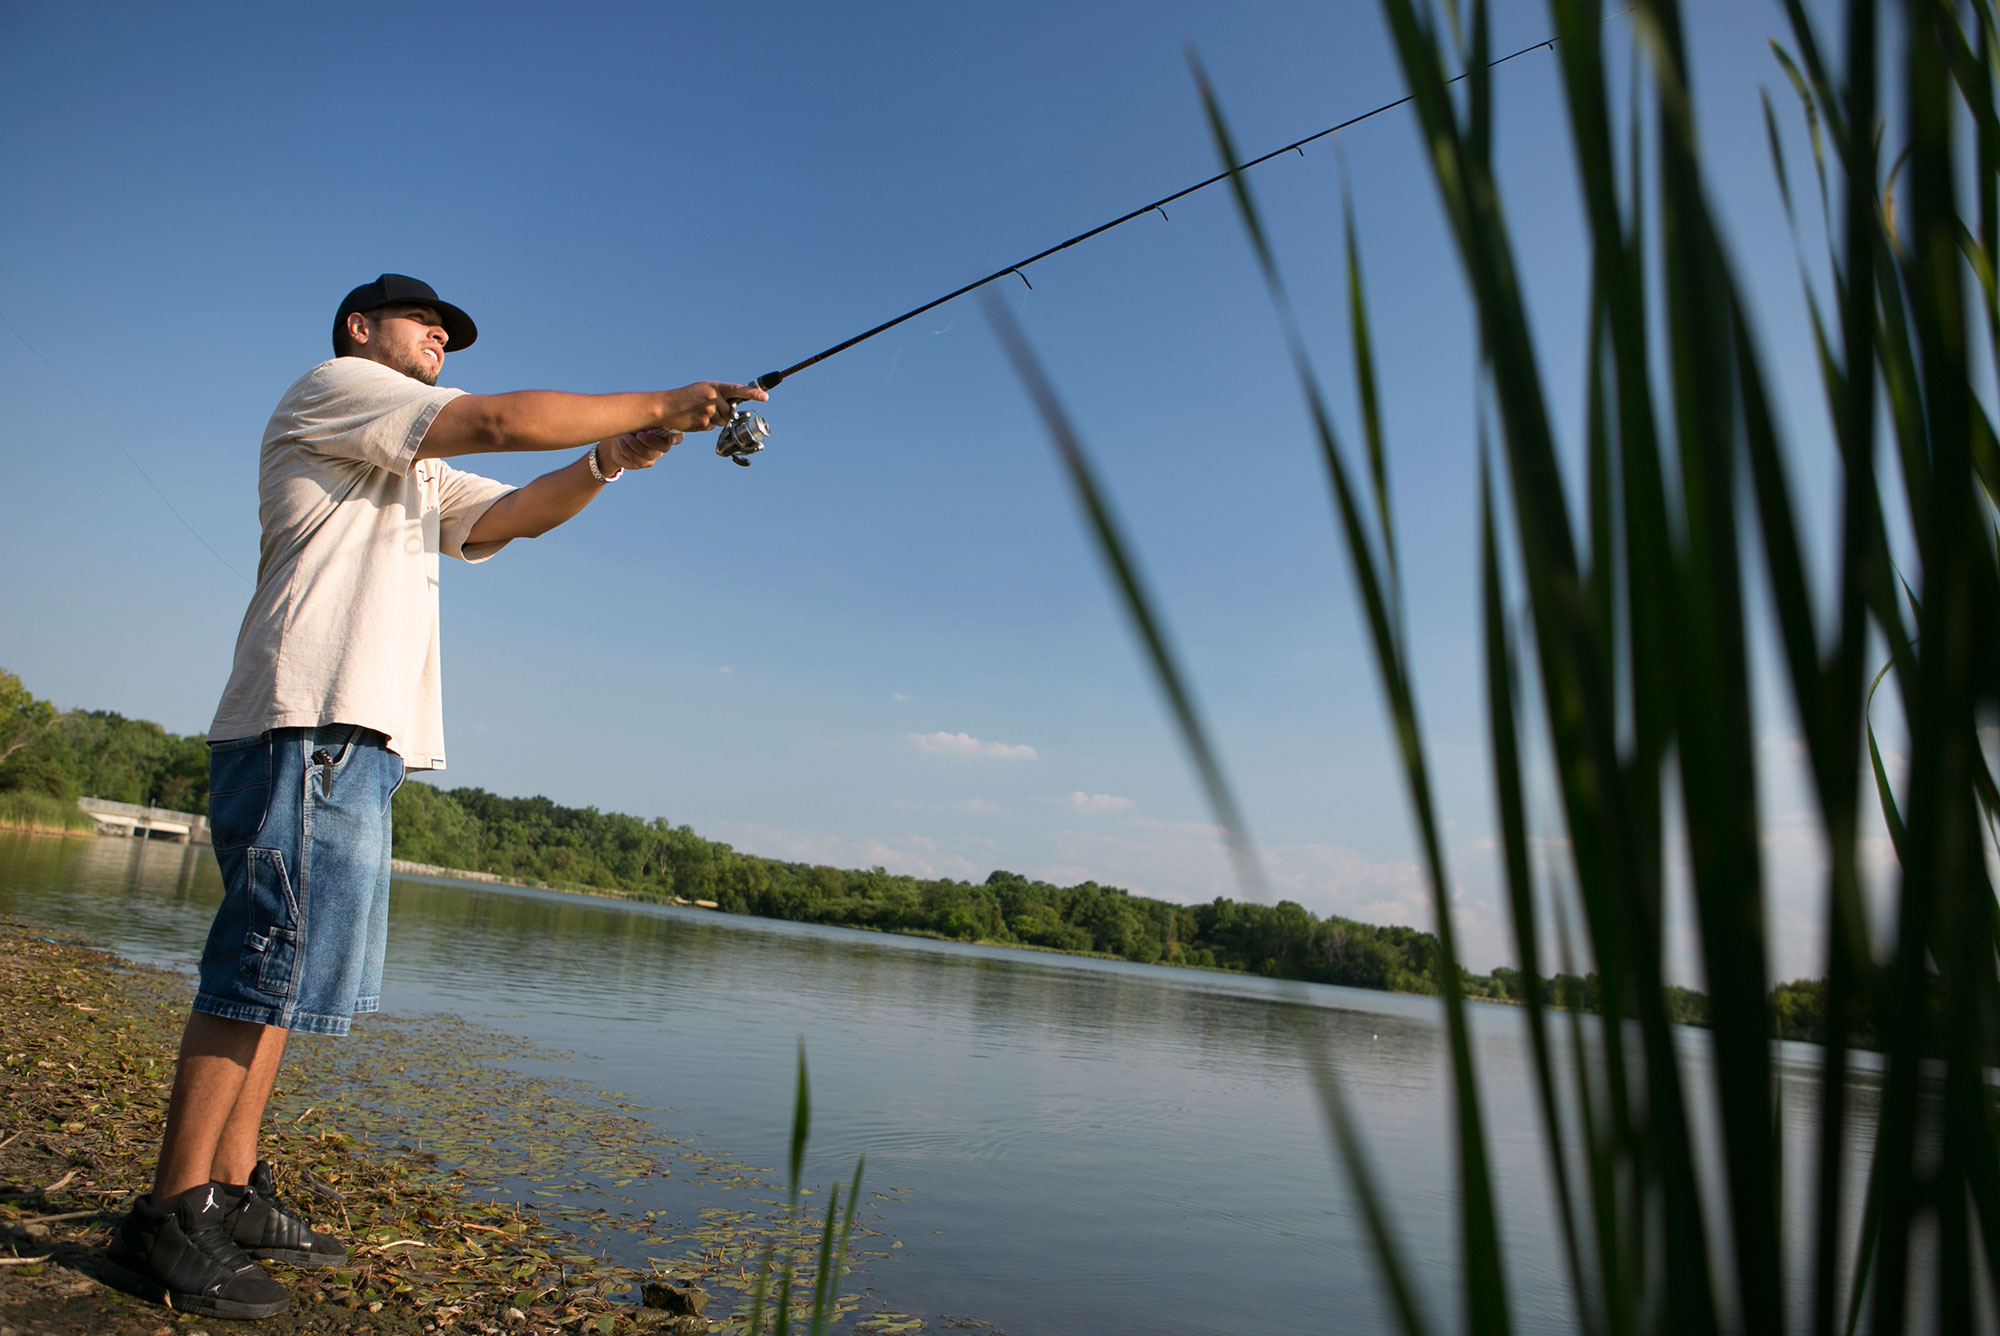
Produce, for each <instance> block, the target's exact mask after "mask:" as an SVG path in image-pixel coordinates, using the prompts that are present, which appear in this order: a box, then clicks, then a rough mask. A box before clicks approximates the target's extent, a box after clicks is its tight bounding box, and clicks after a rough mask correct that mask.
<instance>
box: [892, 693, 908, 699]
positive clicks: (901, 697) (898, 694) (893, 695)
mask: <svg viewBox="0 0 2000 1336" xmlns="http://www.w3.org/2000/svg"><path fill="white" fill-rule="evenodd" d="M889 699H890V700H908V699H909V697H908V696H905V695H904V694H903V693H902V692H900V691H892V692H890V693H889Z"/></svg>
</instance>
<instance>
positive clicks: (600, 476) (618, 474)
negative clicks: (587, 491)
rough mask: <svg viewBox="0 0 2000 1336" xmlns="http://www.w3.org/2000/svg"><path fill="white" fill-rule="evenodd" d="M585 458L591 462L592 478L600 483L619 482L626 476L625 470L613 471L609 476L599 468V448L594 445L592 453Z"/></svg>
mask: <svg viewBox="0 0 2000 1336" xmlns="http://www.w3.org/2000/svg"><path fill="white" fill-rule="evenodd" d="M584 458H585V459H587V460H589V461H590V476H591V477H593V478H595V479H597V480H598V481H599V482H617V481H618V480H619V479H620V478H622V477H624V476H625V470H624V469H613V470H612V471H611V472H610V473H608V474H607V473H606V472H605V471H604V470H603V469H601V468H599V467H598V465H597V447H596V446H594V445H593V446H591V447H590V453H589V454H587V455H585V456H584Z"/></svg>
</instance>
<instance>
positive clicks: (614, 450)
mask: <svg viewBox="0 0 2000 1336" xmlns="http://www.w3.org/2000/svg"><path fill="white" fill-rule="evenodd" d="M682 439H683V438H682V436H681V433H679V432H677V431H668V430H667V429H666V428H664V427H651V428H648V429H647V430H645V431H635V432H631V433H628V434H627V435H624V436H614V437H612V438H611V439H610V440H608V441H599V442H598V443H597V465H598V467H599V468H601V469H603V470H604V471H605V472H606V473H609V472H611V471H612V470H613V469H649V468H651V467H653V465H655V464H657V463H659V462H660V460H661V459H662V458H663V457H664V456H665V455H666V453H667V451H669V450H671V449H673V448H674V447H675V446H677V445H679V444H680V443H681V440H682Z"/></svg>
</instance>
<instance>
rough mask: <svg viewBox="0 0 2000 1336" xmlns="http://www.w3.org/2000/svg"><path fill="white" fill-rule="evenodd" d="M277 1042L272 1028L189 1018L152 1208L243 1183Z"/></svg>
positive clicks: (280, 1043)
mask: <svg viewBox="0 0 2000 1336" xmlns="http://www.w3.org/2000/svg"><path fill="white" fill-rule="evenodd" d="M285 1036H286V1031H284V1030H281V1029H279V1028H277V1027H276V1026H270V1025H257V1024H254V1023H252V1022H250V1021H233V1020H226V1019H224V1018H223V1017H221V1016H211V1015H209V1014H208V1013H207V1012H202V1011H197V1012H192V1013H190V1014H189V1016H188V1023H187V1030H186V1031H185V1032H184V1033H183V1034H182V1036H181V1056H180V1063H179V1065H178V1067H177V1068H176V1069H175V1072H174V1093H173V1097H172V1099H171V1100H170V1101H169V1103H168V1104H167V1130H166V1135H165V1136H164V1137H162V1138H161V1141H160V1163H159V1168H158V1169H157V1170H156V1171H155V1173H154V1178H153V1201H154V1203H155V1204H158V1203H160V1202H166V1201H171V1200H172V1199H173V1198H175V1197H177V1196H179V1195H180V1194H181V1193H183V1192H186V1191H187V1190H188V1189H190V1188H197V1187H200V1186H201V1185H202V1184H204V1183H207V1182H211V1181H216V1182H224V1183H242V1182H246V1181H247V1180H248V1179H249V1176H250V1169H251V1167H252V1166H253V1165H254V1164H255V1163H256V1161H257V1129H258V1126H259V1125H260V1124H261V1123H262V1122H263V1120H264V1104H265V1102H266V1101H267V1100H269V1099H270V1097H271V1084H272V1082H273V1081H274V1080H275V1079H276V1078H277V1074H278V1061H279V1059H281V1058H282V1057H284V1054H285Z"/></svg>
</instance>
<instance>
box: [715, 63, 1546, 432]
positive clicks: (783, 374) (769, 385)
mask: <svg viewBox="0 0 2000 1336" xmlns="http://www.w3.org/2000/svg"><path fill="white" fill-rule="evenodd" d="M1555 44H1556V43H1555V39H1554V38H1553V37H1548V38H1543V39H1542V40H1541V41H1539V42H1531V43H1529V44H1528V45H1527V46H1524V47H1522V48H1521V49H1520V50H1519V51H1512V52H1509V53H1508V54H1507V55H1504V56H1501V57H1500V58H1499V59H1497V60H1489V61H1487V62H1486V64H1485V65H1483V66H1481V67H1480V69H1486V70H1490V69H1496V68H1498V67H1499V66H1501V65H1505V64H1506V63H1507V62H1508V61H1510V60H1514V59H1517V58H1519V57H1521V56H1525V55H1527V54H1528V53H1529V52H1530V51H1540V50H1542V49H1543V48H1544V47H1546V48H1548V49H1549V50H1551V51H1553V50H1554V49H1555ZM1477 72H1478V71H1476V70H1467V71H1466V72H1465V73H1463V74H1460V75H1457V76H1455V77H1453V78H1450V79H1447V80H1446V81H1445V85H1446V86H1447V87H1449V86H1450V85H1452V84H1455V83H1458V82H1459V81H1460V80H1463V79H1469V78H1471V77H1472V76H1473V74H1475V73H1477ZM1416 96H1417V95H1416V94H1415V93H1409V94H1405V95H1404V96H1402V97H1399V98H1397V99H1396V100H1395V101H1394V102H1384V103H1383V104H1382V105H1381V106H1379V107H1376V108H1375V109H1374V110H1373V111H1364V112H1362V113H1361V114H1360V115H1359V116H1350V117H1348V118H1347V119H1346V120H1344V121H1342V122H1340V124H1338V125H1329V126H1328V127H1327V128H1326V129H1324V130H1321V131H1319V132H1318V133H1316V134H1309V135H1307V136H1306V137H1305V138H1304V139H1296V140H1293V141H1292V142H1291V143H1289V144H1286V145H1285V146H1283V147H1282V148H1274V149H1272V150H1271V151H1270V152H1269V153H1265V154H1262V155H1261V156H1259V157H1255V158H1252V159H1250V160H1249V161H1248V162H1241V163H1238V164H1236V166H1234V167H1231V168H1229V169H1228V170H1226V171H1221V172H1217V173H1216V174H1215V175H1214V176H1211V177H1209V178H1208V179H1207V180H1205V181H1197V182H1195V183H1194V184H1193V185H1191V186H1188V187H1186V188H1185V189H1182V190H1176V191H1175V192H1174V193H1173V194H1171V195H1163V196H1161V197H1160V198H1159V199H1156V200H1154V201H1153V202H1152V203H1150V204H1142V205H1140V206H1139V207H1138V208H1136V209H1133V210H1132V211H1131V212H1129V213H1122V214H1120V215H1118V216H1117V217H1116V218H1113V219H1112V220H1111V221H1110V222H1108V223H1100V224H1098V225H1097V226H1096V227H1093V228H1091V229H1090V230H1089V231H1087V232H1079V233H1077V234H1076V235H1075V236H1073V237H1071V238H1070V239H1069V240H1068V241H1059V242H1057V243H1056V244H1055V245H1053V246H1050V247H1049V248H1048V249H1047V250H1040V251H1036V252H1035V253H1034V254H1033V255H1030V256H1029V257H1028V258H1027V259H1025V260H1016V261H1015V262H1014V263H1012V264H1010V265H1007V266H1005V267H1003V268H1000V269H996V270H994V271H993V272H992V273H990V274H988V275H986V277H984V278H979V279H974V280H973V281H972V282H970V283H967V284H966V285H965V286H964V287H962V288H954V289H953V290H952V291H950V292H947V293H945V295H944V296H942V297H939V298H936V299H935V300H933V301H927V302H925V303H924V304H923V305H922V306H919V307H916V308H914V309H912V310H908V311H905V312H903V313H902V314H901V315H899V316H897V317H896V318H895V319H893V320H885V321H883V322H882V323H881V324H879V325H877V326H875V327H874V328H873V329H869V330H864V331H862V332H861V333H859V334H856V335H855V336H854V337H853V338H851V339H847V340H845V341H843V342H840V343H836V344H834V345H833V346H832V347H831V348H828V349H827V350H826V351H824V352H820V353H814V354H813V355H812V356H811V357H808V358H807V359H806V360H805V361H803V362H798V363H795V364H794V365H792V366H788V367H786V368H785V369H784V370H782V371H766V372H765V373H764V374H763V375H761V376H759V377H757V379H756V380H755V381H753V382H751V383H752V384H754V385H756V386H757V387H758V388H759V389H763V390H771V389H776V388H777V387H778V385H779V383H780V382H781V381H783V380H785V379H786V378H787V377H790V376H796V375H797V374H798V373H799V372H801V371H804V370H805V369H806V368H807V367H809V366H815V365H817V364H819V363H821V362H824V361H825V360H826V359H827V358H829V357H832V356H833V355H834V354H836V353H844V352H846V351H847V350H848V349H849V348H852V347H853V346H854V345H855V344H857V343H866V342H867V341H868V340H869V339H872V338H874V337H875V336H876V335H877V334H882V333H886V332H887V331H889V330H892V329H894V328H895V327H896V326H898V325H900V324H902V323H903V322H904V321H905V320H913V319H915V318H916V317H918V316H920V315H922V314H923V313H924V312H926V311H934V310H936V309H937V308H938V307H940V306H943V305H944V304H945V303H946V302H949V301H954V300H956V299H958V298H960V297H963V296H964V295H965V294H966V293H968V292H973V291H976V290H977V289H979V288H983V287H985V286H986V285H987V284H988V283H993V282H997V281H998V280H1000V279H1003V278H1005V277H1007V276H1008V275H1009V274H1012V275H1013V276H1014V277H1016V278H1018V279H1020V280H1021V282H1023V283H1025V284H1027V286H1028V290H1029V291H1031V292H1032V291H1033V290H1034V286H1035V285H1034V284H1032V283H1029V282H1028V276H1027V275H1026V274H1024V273H1022V272H1021V271H1022V270H1023V269H1026V268H1027V267H1028V266H1029V265H1031V264H1035V263H1037V262H1038V261H1041V260H1046V259H1048V258H1049V257H1050V256H1051V255H1054V254H1056V253H1057V252H1058V251H1065V250H1068V249H1069V248H1070V247H1071V246H1074V245H1076V244H1078V243H1079V242H1084V241H1088V240H1090V239H1091V238H1092V237H1095V236H1101V235H1103V234H1104V233H1106V232H1109V231H1110V230H1111V229H1112V228H1114V227H1123V226H1124V225H1125V224H1126V223H1129V222H1132V221H1133V220H1134V219H1137V218H1143V217H1145V216H1146V215H1147V214H1149V213H1157V214H1159V215H1160V217H1161V218H1163V219H1165V218H1166V217H1167V211H1166V207H1165V206H1166V205H1169V204H1172V203H1173V202H1174V201H1175V200H1182V199H1186V198H1187V197H1188V196H1189V195H1192V194H1194V193H1195V192H1196V191H1201V190H1206V189H1208V188H1209V187H1210V186H1212V185H1217V184H1219V183H1221V182H1223V181H1227V180H1228V179H1229V178H1230V177H1232V176H1234V175H1236V173H1238V172H1247V171H1249V170H1250V169H1251V168H1252V167H1256V166H1259V165H1260V164H1263V163H1266V162H1269V161H1270V160H1271V159H1273V158H1281V157H1283V156H1284V155H1285V154H1287V153H1296V154H1298V155H1299V156H1300V157H1304V156H1305V147H1306V145H1307V144H1310V143H1313V142H1314V141H1316V140H1320V139H1325V138H1326V137H1327V136H1328V135H1333V134H1338V133H1340V132H1341V131H1342V130H1345V129H1347V128H1348V127H1350V126H1355V125H1359V124H1361V122H1363V121H1365V120H1369V119H1371V118H1373V117H1376V116H1380V115H1381V114H1382V113H1383V112H1385V111H1394V110H1395V109H1396V108H1397V107H1400V106H1402V105H1403V104H1404V103H1406V102H1412V101H1415V100H1416ZM770 436H771V429H770V426H769V425H768V424H767V423H766V422H765V421H764V419H763V418H762V417H760V416H759V415H757V414H756V413H753V412H751V411H749V410H748V409H744V410H741V411H739V412H738V413H737V414H736V416H735V417H733V418H731V419H730V420H729V422H728V424H727V425H726V426H724V427H723V429H722V432H721V434H720V435H719V436H717V438H716V442H715V453H716V454H718V455H721V456H722V457H723V458H724V459H730V460H734V461H735V462H736V463H738V464H741V465H743V466H744V467H745V468H748V467H749V466H750V458H749V457H750V456H751V455H754V454H756V453H757V452H758V451H759V450H762V449H763V448H764V444H765V442H766V441H768V440H769V439H770Z"/></svg>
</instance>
